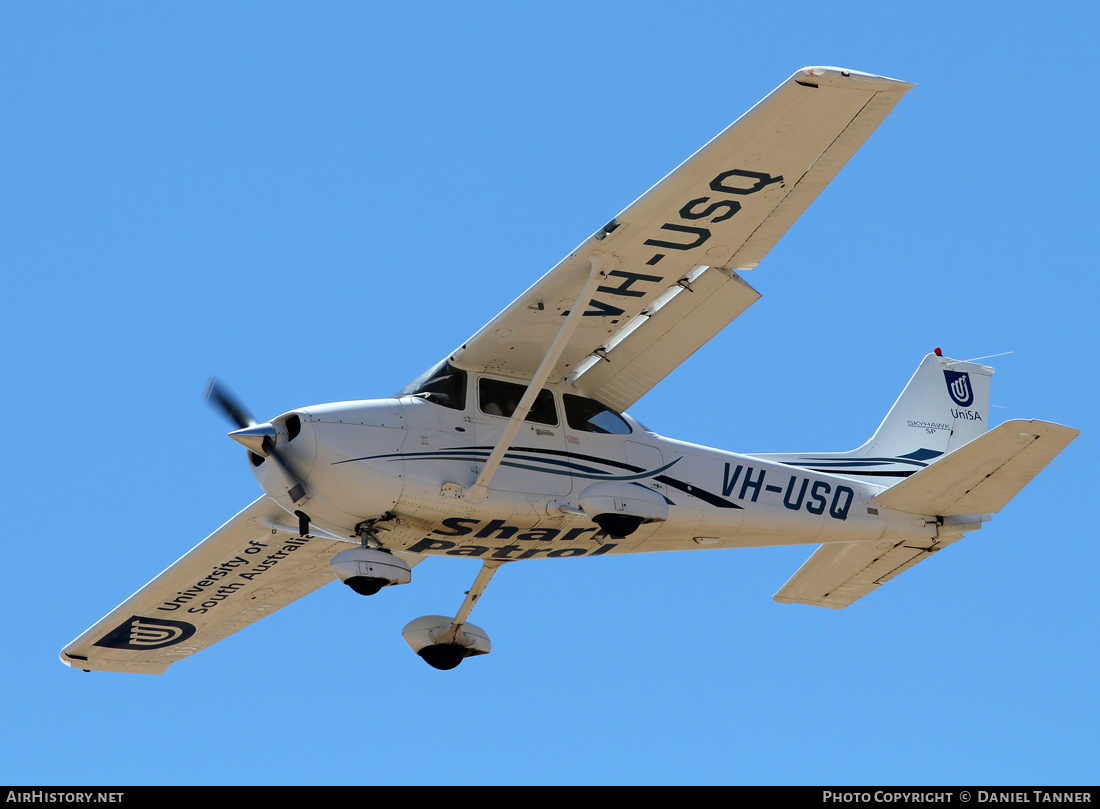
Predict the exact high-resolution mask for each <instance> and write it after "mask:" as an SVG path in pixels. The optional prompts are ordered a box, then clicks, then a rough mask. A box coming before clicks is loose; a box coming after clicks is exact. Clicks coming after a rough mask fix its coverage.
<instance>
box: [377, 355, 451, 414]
mask: <svg viewBox="0 0 1100 809" xmlns="http://www.w3.org/2000/svg"><path fill="white" fill-rule="evenodd" d="M402 396H417V397H419V398H421V399H426V400H427V401H429V402H432V403H434V404H437V405H443V407H449V408H452V409H453V410H465V409H466V372H465V371H463V370H460V369H458V368H455V367H454V366H453V365H451V364H450V363H449V362H447V361H446V360H444V361H443V362H440V363H439V364H438V365H435V366H434V367H432V368H429V369H428V370H427V371H425V372H424V373H422V374H421V375H420V376H418V377H417V378H416V379H414V380H413V381H412V382H410V383H409V384H408V385H406V386H405V387H403V388H402V389H401V390H399V391H398V392H397V393H395V394H394V398H395V399H399V398H401V397H402Z"/></svg>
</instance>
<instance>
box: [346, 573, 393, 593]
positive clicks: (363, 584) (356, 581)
mask: <svg viewBox="0 0 1100 809" xmlns="http://www.w3.org/2000/svg"><path fill="white" fill-rule="evenodd" d="M389 583H390V581H389V579H376V578H372V577H368V576H352V577H351V578H350V579H344V584H346V585H347V586H348V587H350V588H351V589H352V590H354V591H355V592H357V593H358V594H359V595H361V596H372V595H374V594H375V593H377V592H378V591H379V590H381V589H382V588H383V587H385V586H386V585H387V584H389Z"/></svg>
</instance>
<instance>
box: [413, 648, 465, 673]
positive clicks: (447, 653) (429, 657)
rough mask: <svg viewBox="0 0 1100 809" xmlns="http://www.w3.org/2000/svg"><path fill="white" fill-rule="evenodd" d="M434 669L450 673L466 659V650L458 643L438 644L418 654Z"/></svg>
mask: <svg viewBox="0 0 1100 809" xmlns="http://www.w3.org/2000/svg"><path fill="white" fill-rule="evenodd" d="M417 654H419V655H420V656H421V657H422V658H424V662H425V663H427V664H428V665H429V666H431V667H432V668H433V669H440V670H442V671H450V670H451V669H453V668H454V667H455V666H457V665H458V664H459V663H461V662H462V660H463V659H464V658H465V657H466V649H465V648H463V647H462V646H459V645H458V644H456V643H437V644H436V645H434V646H425V647H424V648H423V649H421V650H420V651H419V652H417Z"/></svg>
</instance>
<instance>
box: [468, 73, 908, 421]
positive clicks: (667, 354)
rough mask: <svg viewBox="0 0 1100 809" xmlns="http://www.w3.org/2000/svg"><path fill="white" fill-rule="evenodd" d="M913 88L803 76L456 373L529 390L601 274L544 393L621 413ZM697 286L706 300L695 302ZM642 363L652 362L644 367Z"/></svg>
mask: <svg viewBox="0 0 1100 809" xmlns="http://www.w3.org/2000/svg"><path fill="white" fill-rule="evenodd" d="M910 87H912V85H911V84H909V83H906V82H900V81H896V80H894V79H887V78H883V77H879V76H871V75H868V74H861V73H857V72H854V71H841V70H839V69H836V68H806V69H804V70H803V71H800V72H799V73H797V74H795V75H794V76H792V77H791V78H790V79H788V80H787V81H786V82H784V83H783V84H782V85H780V86H779V87H778V88H777V89H776V90H775V91H773V92H772V93H771V94H770V95H768V96H767V97H766V98H765V99H764V100H763V101H761V102H760V103H759V104H757V105H756V106H755V107H753V108H752V109H751V110H750V111H749V112H747V113H746V114H745V115H743V116H742V117H741V118H740V119H738V120H737V121H736V122H735V123H733V124H732V125H731V126H730V127H728V128H727V129H726V130H725V131H724V132H722V133H721V134H720V135H718V137H716V138H715V139H714V140H712V141H711V142H710V143H708V144H707V145H706V146H704V147H703V148H702V149H700V150H699V151H698V152H696V153H695V154H694V155H693V156H692V157H690V158H689V159H688V160H686V161H685V162H684V163H683V164H681V165H680V166H679V167H678V168H677V169H675V170H674V171H673V172H672V173H670V174H669V175H668V176H667V177H665V178H664V179H663V180H661V181H660V182H659V183H657V185H655V186H654V187H653V188H651V189H650V190H649V191H647V192H646V193H645V194H643V195H642V196H641V197H640V198H639V199H638V200H636V201H635V202H634V203H633V204H631V205H630V206H629V207H627V208H626V210H624V211H623V212H622V213H620V214H619V215H618V216H617V217H615V218H614V219H613V220H612V221H611V222H609V223H608V225H606V226H605V227H604V228H603V229H601V230H600V231H599V232H597V233H596V234H595V235H593V236H592V237H590V238H589V239H587V240H585V241H584V242H583V243H582V244H581V245H580V246H579V247H578V248H577V249H576V250H574V251H573V252H572V253H571V254H570V255H569V256H568V257H566V258H565V259H564V260H563V261H562V262H561V263H559V264H558V266H556V267H555V268H554V269H552V270H551V271H550V272H549V273H547V274H546V275H545V276H543V277H542V278H541V279H540V280H539V281H538V282H536V283H535V284H534V286H532V287H531V288H530V289H528V290H527V291H526V292H525V293H523V295H521V296H520V297H519V298H517V299H516V300H515V301H514V302H513V303H512V304H511V305H509V306H508V307H507V308H506V309H505V310H504V311H503V312H501V313H500V314H499V315H498V316H497V317H495V318H494V319H493V320H492V321H491V322H490V323H489V324H488V325H486V326H485V327H484V328H483V329H481V331H479V332H478V333H477V334H476V335H474V336H473V337H472V338H471V339H470V340H468V341H467V342H466V343H465V344H464V345H463V346H461V347H460V348H459V349H458V350H456V351H455V352H453V354H452V356H451V361H452V362H453V363H455V364H456V365H458V366H459V367H461V368H464V369H466V370H468V371H485V372H492V373H499V374H504V375H508V376H514V377H519V378H530V377H531V376H532V375H533V374H534V372H535V371H536V369H537V368H538V366H539V363H540V362H541V361H542V358H543V357H544V356H545V355H546V352H547V348H548V347H549V346H550V344H551V342H552V341H553V340H554V337H555V336H556V335H557V332H558V330H559V328H560V326H561V323H562V318H563V316H564V315H565V314H567V313H568V312H569V311H570V310H571V309H572V308H573V306H574V305H575V304H576V297H577V295H578V294H579V292H580V290H581V288H582V287H583V285H584V282H585V280H586V279H587V278H588V275H589V272H590V271H591V268H592V266H593V264H596V265H598V267H599V269H600V271H602V272H603V273H604V280H603V283H601V284H600V286H599V287H598V288H597V290H596V293H595V294H594V295H593V296H592V297H591V299H590V300H588V301H587V302H585V303H584V306H585V312H584V317H583V318H582V322H581V325H580V326H579V327H578V329H577V331H576V332H575V334H574V335H573V337H572V339H571V341H570V344H569V346H568V347H567V348H566V350H565V351H564V352H563V353H562V355H561V357H560V359H559V360H558V363H557V365H556V367H555V368H554V370H553V372H552V373H551V375H550V381H551V382H556V381H560V380H562V379H565V378H570V379H571V380H572V381H573V382H574V383H575V384H576V385H577V386H578V387H579V388H581V389H582V390H584V391H585V392H587V393H589V394H590V395H593V396H594V397H595V398H597V399H601V400H602V401H605V403H606V404H608V405H610V406H613V407H616V408H617V409H620V410H622V409H625V407H627V406H629V405H630V404H633V402H634V401H636V400H637V399H638V398H639V397H640V396H641V395H643V394H644V393H645V392H646V391H648V390H649V389H650V388H651V387H652V386H653V385H654V384H656V383H657V382H658V381H660V379H662V378H663V377H664V376H665V375H666V374H667V373H668V372H669V371H671V370H672V369H673V368H675V367H676V366H677V365H679V363H680V362H682V361H683V360H684V359H686V358H687V357H689V356H690V355H691V354H692V353H694V352H695V351H696V350H697V349H698V348H699V347H700V346H702V345H703V344H704V343H705V342H706V341H707V340H709V339H710V338H711V337H712V336H714V334H716V333H717V332H718V331H720V330H721V329H722V328H723V327H724V326H725V325H727V324H728V323H729V322H730V321H732V320H733V319H734V318H735V317H737V316H738V315H739V314H740V313H741V312H742V311H744V310H745V309H746V308H747V307H748V306H749V305H751V304H752V302H753V301H755V300H756V298H757V297H759V295H758V294H757V293H755V291H752V288H751V287H749V286H748V285H747V284H745V283H744V281H742V280H741V279H740V278H739V277H738V276H737V275H736V273H735V272H734V271H735V270H745V269H752V268H754V267H755V266H756V265H757V264H758V263H759V262H760V260H761V259H762V258H763V257H764V256H765V255H766V254H767V252H768V251H769V250H770V249H771V248H772V246H774V245H775V243H776V242H777V241H778V240H779V238H780V237H781V236H782V235H783V234H784V233H785V232H786V231H787V228H789V227H790V225H791V224H792V223H793V222H794V220H795V219H797V218H798V216H799V215H801V213H802V212H803V211H804V210H805V209H806V207H807V206H808V205H809V204H810V203H811V202H812V201H813V200H814V198H815V197H816V196H817V195H818V193H820V191H821V190H822V189H823V188H824V187H825V185H827V184H828V183H829V181H830V180H832V178H833V177H834V176H836V174H837V172H838V171H840V169H841V168H842V167H843V166H844V164H845V163H846V162H847V161H848V159H849V158H850V157H851V156H852V154H854V153H855V151H856V150H857V149H858V148H859V147H860V146H861V145H862V144H863V142H864V141H865V140H866V139H867V138H868V137H869V136H870V134H871V133H872V132H873V131H874V130H875V128H876V127H877V126H878V125H879V124H880V123H881V122H882V120H883V119H884V118H885V117H886V115H887V114H888V113H889V111H890V110H891V109H892V108H893V107H894V105H895V104H896V103H897V102H898V100H899V99H900V98H901V97H902V95H904V93H905V92H906V91H907V90H908V89H909V88H910ZM696 286H699V287H704V288H706V289H707V290H709V292H707V293H706V294H702V293H701V291H699V290H697V291H696V292H694V293H693V292H692V291H690V289H691V288H692V287H696ZM719 288H723V289H725V291H724V292H723V291H720V290H719ZM693 298H694V300H692V299H693ZM695 310H698V311H695ZM643 351H652V352H654V353H655V354H657V355H658V356H657V358H656V359H655V360H653V361H652V362H649V361H648V360H645V359H640V358H641V355H642V353H643ZM643 364H648V366H649V367H646V368H645V369H644V370H643V368H642V365H643Z"/></svg>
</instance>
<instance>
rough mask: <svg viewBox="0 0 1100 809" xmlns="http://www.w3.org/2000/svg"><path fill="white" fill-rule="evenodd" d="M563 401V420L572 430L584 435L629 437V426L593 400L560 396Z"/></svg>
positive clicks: (618, 416) (566, 395)
mask: <svg viewBox="0 0 1100 809" xmlns="http://www.w3.org/2000/svg"><path fill="white" fill-rule="evenodd" d="M562 399H563V400H564V401H565V419H566V421H567V422H568V423H569V426H570V427H571V428H573V429H574V430H580V431H581V432H585V433H610V434H612V435H629V434H630V433H631V429H630V425H629V424H627V423H626V419H624V418H623V417H622V416H620V415H619V414H618V413H616V412H615V411H614V410H612V409H611V408H609V407H605V406H604V405H602V404H600V403H599V402H597V401H596V400H595V399H586V398H584V397H583V396H572V395H570V394H568V393H567V394H565V395H564V396H562Z"/></svg>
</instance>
